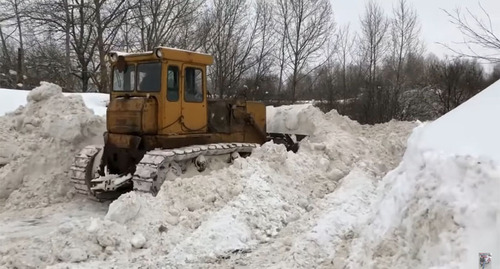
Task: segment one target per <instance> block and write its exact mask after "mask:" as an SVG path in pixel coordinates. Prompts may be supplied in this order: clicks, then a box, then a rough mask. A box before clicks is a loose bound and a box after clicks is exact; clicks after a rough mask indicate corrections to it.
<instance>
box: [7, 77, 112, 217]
mask: <svg viewBox="0 0 500 269" xmlns="http://www.w3.org/2000/svg"><path fill="white" fill-rule="evenodd" d="M1 100H2V101H3V100H4V99H1ZM26 100H27V104H26V106H21V107H19V108H18V109H16V110H15V111H13V112H11V113H8V114H7V115H5V116H3V117H0V185H2V188H1V189H0V202H3V203H5V206H6V208H24V207H37V206H45V205H48V204H50V203H53V202H56V201H61V200H63V199H64V198H65V196H66V195H67V194H68V192H70V190H71V189H72V186H71V185H70V183H69V178H68V174H67V173H68V169H69V167H70V165H71V162H72V160H73V157H72V156H74V154H75V153H76V151H77V150H79V149H80V148H81V147H82V146H83V145H86V144H88V143H94V142H101V141H102V133H103V131H104V120H103V118H101V117H99V116H95V115H94V114H93V113H92V111H90V110H89V109H88V108H86V106H85V104H84V103H83V100H82V98H81V97H80V96H65V95H63V94H62V90H61V88H60V87H59V86H57V85H55V84H51V83H45V82H42V83H41V86H40V87H37V88H35V89H33V90H32V91H30V92H29V93H28V95H27V96H26ZM0 205H1V204H0Z"/></svg>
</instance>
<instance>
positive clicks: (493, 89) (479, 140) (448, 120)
mask: <svg viewBox="0 0 500 269" xmlns="http://www.w3.org/2000/svg"><path fill="white" fill-rule="evenodd" d="M499 104H500V80H499V81H497V82H495V83H493V84H492V85H491V86H489V87H488V88H486V89H485V90H483V91H482V92H480V93H478V94H477V95H475V96H474V97H473V98H471V99H469V100H468V101H467V102H465V103H463V104H461V105H460V106H458V107H457V108H455V109H453V110H452V111H450V112H448V113H447V114H446V115H444V116H442V117H440V118H439V119H437V120H436V121H434V122H432V123H430V124H428V126H426V128H425V130H424V131H423V132H422V134H421V137H420V141H419V144H418V147H419V149H420V150H435V151H441V153H442V154H447V155H470V156H475V157H483V156H485V157H487V158H490V159H493V160H495V161H496V162H500V143H499V142H498V138H499V137H500V124H498V115H499V112H500V111H499ZM416 146H417V145H416Z"/></svg>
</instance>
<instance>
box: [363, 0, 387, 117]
mask: <svg viewBox="0 0 500 269" xmlns="http://www.w3.org/2000/svg"><path fill="white" fill-rule="evenodd" d="M388 25H389V24H388V21H387V19H386V17H385V15H384V12H383V11H382V9H381V7H380V6H379V5H378V4H377V3H375V2H374V1H373V0H371V1H370V2H368V3H367V5H366V8H365V14H364V16H363V17H362V19H361V39H360V45H361V51H362V53H363V54H364V57H365V59H366V60H367V62H368V64H367V66H366V69H367V74H366V92H365V96H364V100H363V113H364V117H365V120H366V121H367V122H375V121H380V120H381V118H382V116H383V114H384V111H383V110H385V109H386V107H385V106H384V105H383V104H382V100H383V99H386V96H385V93H384V89H383V88H382V85H381V83H380V81H378V79H379V77H378V69H379V67H380V66H379V65H380V62H381V60H382V58H383V56H384V53H385V52H386V49H387V42H386V33H387V29H388Z"/></svg>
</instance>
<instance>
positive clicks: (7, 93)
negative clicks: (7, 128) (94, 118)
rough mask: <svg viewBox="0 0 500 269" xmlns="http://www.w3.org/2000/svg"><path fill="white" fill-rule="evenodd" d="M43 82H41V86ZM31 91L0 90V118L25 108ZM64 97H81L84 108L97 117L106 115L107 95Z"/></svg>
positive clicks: (71, 94)
mask: <svg viewBox="0 0 500 269" xmlns="http://www.w3.org/2000/svg"><path fill="white" fill-rule="evenodd" d="M43 84H45V82H42V85H43ZM30 92H31V91H25V90H11V89H2V88H0V116H3V115H5V114H6V113H10V112H12V111H14V110H16V109H17V108H18V107H20V106H26V104H27V102H28V100H27V96H28V94H29V93H30ZM63 94H64V96H67V97H73V96H81V97H82V98H83V102H84V103H85V106H86V107H87V108H89V109H90V110H92V112H94V114H96V115H99V116H105V115H106V107H107V105H108V103H109V94H103V93H66V92H65V93H63Z"/></svg>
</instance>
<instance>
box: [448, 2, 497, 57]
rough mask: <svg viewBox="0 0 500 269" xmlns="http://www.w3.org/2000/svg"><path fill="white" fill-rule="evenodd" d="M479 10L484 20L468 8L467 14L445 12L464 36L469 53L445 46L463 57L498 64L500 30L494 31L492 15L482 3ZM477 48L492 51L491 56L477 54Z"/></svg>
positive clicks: (456, 10) (456, 11)
mask: <svg viewBox="0 0 500 269" xmlns="http://www.w3.org/2000/svg"><path fill="white" fill-rule="evenodd" d="M479 8H480V10H481V11H482V16H484V19H481V18H480V16H479V15H477V14H474V12H471V11H470V10H469V9H468V8H467V9H466V11H465V13H462V12H461V11H460V9H455V11H454V12H453V13H451V12H448V11H446V10H445V13H446V14H447V15H448V16H449V17H450V20H451V22H452V23H453V24H455V25H456V26H457V27H458V29H459V30H460V31H461V32H462V34H463V35H464V42H462V43H463V44H465V45H466V46H467V49H468V52H463V51H459V50H457V49H455V48H452V47H450V46H448V45H445V46H446V47H447V48H448V49H450V50H451V51H453V52H455V53H457V54H459V55H461V56H465V57H472V58H475V59H482V60H487V61H490V62H495V63H498V62H500V35H499V33H498V32H496V31H499V30H498V29H493V24H492V20H491V17H490V14H489V13H488V12H487V11H486V10H485V9H484V8H483V6H482V5H481V3H479ZM469 20H470V21H469ZM477 46H479V47H482V48H484V49H487V50H490V51H491V54H486V55H485V53H484V52H482V53H477V52H476V50H477ZM474 47H475V48H474Z"/></svg>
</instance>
